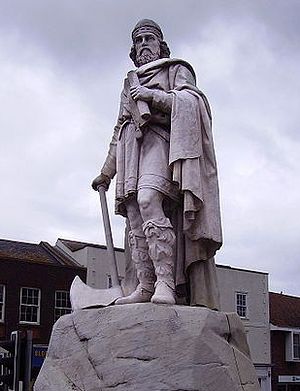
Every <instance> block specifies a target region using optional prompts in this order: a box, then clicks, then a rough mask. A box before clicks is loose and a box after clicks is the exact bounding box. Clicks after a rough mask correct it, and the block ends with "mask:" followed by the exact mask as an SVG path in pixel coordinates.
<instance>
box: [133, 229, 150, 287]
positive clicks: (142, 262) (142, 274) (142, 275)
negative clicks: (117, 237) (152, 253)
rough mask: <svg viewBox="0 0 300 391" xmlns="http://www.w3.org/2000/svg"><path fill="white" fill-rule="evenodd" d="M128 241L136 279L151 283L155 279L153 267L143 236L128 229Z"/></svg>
mask: <svg viewBox="0 0 300 391" xmlns="http://www.w3.org/2000/svg"><path fill="white" fill-rule="evenodd" d="M128 243H129V247H130V250H131V258H132V260H133V262H134V263H135V267H136V271H137V278H138V280H139V281H140V282H146V281H147V282H148V283H153V282H154V281H155V273H154V267H153V263H152V261H151V259H150V257H149V253H148V245H147V242H146V238H145V236H144V235H143V234H136V233H135V232H134V231H129V233H128Z"/></svg>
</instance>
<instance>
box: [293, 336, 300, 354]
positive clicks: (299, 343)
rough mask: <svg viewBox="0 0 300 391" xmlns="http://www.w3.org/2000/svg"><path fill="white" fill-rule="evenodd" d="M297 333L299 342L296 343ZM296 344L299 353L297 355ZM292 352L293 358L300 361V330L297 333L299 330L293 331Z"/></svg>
mask: <svg viewBox="0 0 300 391" xmlns="http://www.w3.org/2000/svg"><path fill="white" fill-rule="evenodd" d="M295 335H297V337H298V343H297V344H295ZM295 346H297V348H298V353H299V354H298V355H297V356H296V355H295ZM292 354H293V360H295V361H300V332H299V333H297V332H294V331H293V332H292Z"/></svg>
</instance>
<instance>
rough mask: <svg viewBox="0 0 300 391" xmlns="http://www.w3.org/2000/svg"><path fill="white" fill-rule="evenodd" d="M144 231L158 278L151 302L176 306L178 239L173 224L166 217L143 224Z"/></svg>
mask: <svg viewBox="0 0 300 391" xmlns="http://www.w3.org/2000/svg"><path fill="white" fill-rule="evenodd" d="M143 230H144V233H145V235H146V240H147V243H148V246H149V255H150V258H151V259H152V261H153V264H154V268H155V274H156V278H157V280H156V283H155V293H154V295H153V296H152V298H151V302H152V303H160V304H175V283H174V246H175V241H176V238H175V234H174V231H173V227H172V224H171V223H170V220H169V219H168V218H166V217H164V218H160V219H153V220H148V221H146V222H145V223H144V224H143Z"/></svg>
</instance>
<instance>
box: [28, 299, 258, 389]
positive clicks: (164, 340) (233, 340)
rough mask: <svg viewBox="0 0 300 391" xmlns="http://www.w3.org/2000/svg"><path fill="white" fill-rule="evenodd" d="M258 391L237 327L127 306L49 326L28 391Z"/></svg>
mask: <svg viewBox="0 0 300 391" xmlns="http://www.w3.org/2000/svg"><path fill="white" fill-rule="evenodd" d="M112 389H113V390H117V391H163V390H169V391H171V390H172V391H258V390H259V386H258V382H257V378H256V374H255V370H254V367H253V364H252V362H251V359H250V355H249V348H248V344H247V341H246V337H245V333H244V329H243V325H242V322H241V320H240V319H239V317H238V316H237V315H236V314H226V313H222V312H216V311H212V310H209V309H206V308H200V307H185V306H178V305H174V306H165V305H155V304H151V303H146V304H128V305H122V306H110V307H106V308H98V309H90V310H80V311H75V312H74V313H73V314H70V315H65V316H63V317H62V318H60V319H59V320H58V322H57V323H56V324H55V326H54V329H53V332H52V336H51V340H50V345H49V350H48V355H47V358H46V361H45V363H44V365H43V367H42V369H41V372H40V375H39V377H38V379H37V381H36V384H35V387H34V390H35V391H45V390H47V391H71V390H72V391H100V390H105V391H108V390H112Z"/></svg>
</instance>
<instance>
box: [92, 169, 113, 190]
mask: <svg viewBox="0 0 300 391" xmlns="http://www.w3.org/2000/svg"><path fill="white" fill-rule="evenodd" d="M110 181H111V179H110V178H109V177H108V176H107V175H105V174H102V173H101V174H100V175H98V176H97V177H96V178H95V179H94V180H93V182H92V188H93V189H94V190H95V191H98V187H99V186H101V187H104V189H105V190H108V188H109V184H110Z"/></svg>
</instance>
